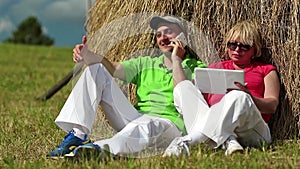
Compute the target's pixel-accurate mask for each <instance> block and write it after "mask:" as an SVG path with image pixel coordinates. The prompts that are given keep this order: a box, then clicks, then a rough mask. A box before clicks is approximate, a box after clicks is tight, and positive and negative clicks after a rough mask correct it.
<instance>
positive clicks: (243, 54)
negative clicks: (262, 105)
mask: <svg viewBox="0 0 300 169" xmlns="http://www.w3.org/2000/svg"><path fill="white" fill-rule="evenodd" d="M227 49H228V51H227V52H228V56H229V58H230V59H231V60H232V61H233V62H234V63H235V64H236V65H238V66H246V65H248V64H249V63H250V62H251V58H252V56H254V54H255V47H254V46H251V45H248V44H245V43H243V42H242V41H241V40H240V39H236V40H230V41H229V42H228V43H227Z"/></svg>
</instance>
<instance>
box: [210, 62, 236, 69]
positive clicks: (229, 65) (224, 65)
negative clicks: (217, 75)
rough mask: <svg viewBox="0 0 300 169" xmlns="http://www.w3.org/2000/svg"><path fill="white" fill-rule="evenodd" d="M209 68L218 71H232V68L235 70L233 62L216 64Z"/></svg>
mask: <svg viewBox="0 0 300 169" xmlns="http://www.w3.org/2000/svg"><path fill="white" fill-rule="evenodd" d="M208 67H209V68H216V69H231V68H233V66H232V61H231V60H225V61H221V62H215V63H212V64H210V65H209V66H208Z"/></svg>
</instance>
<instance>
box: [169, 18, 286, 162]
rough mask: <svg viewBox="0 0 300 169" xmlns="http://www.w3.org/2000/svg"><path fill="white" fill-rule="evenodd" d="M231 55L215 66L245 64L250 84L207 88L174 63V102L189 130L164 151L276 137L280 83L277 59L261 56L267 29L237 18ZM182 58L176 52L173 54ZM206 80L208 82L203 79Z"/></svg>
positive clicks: (232, 147) (237, 146) (229, 146)
mask: <svg viewBox="0 0 300 169" xmlns="http://www.w3.org/2000/svg"><path fill="white" fill-rule="evenodd" d="M224 42H225V44H226V55H227V58H228V60H225V61H222V62H218V63H214V64H211V65H210V66H209V67H210V68H218V69H231V70H244V72H245V84H240V83H238V82H236V83H235V85H236V86H237V87H238V88H239V90H228V92H227V93H226V94H225V95H220V94H208V95H204V94H202V93H201V92H200V91H199V90H198V89H197V88H196V87H195V86H194V85H193V84H192V82H191V81H188V80H186V78H185V76H184V74H183V73H182V68H181V67H180V66H178V67H173V69H174V70H173V71H174V72H177V73H178V74H177V76H175V77H174V85H175V89H174V101H175V102H174V104H175V105H176V108H177V110H178V111H179V112H180V113H182V115H183V119H184V122H185V127H186V130H187V133H188V134H187V135H186V136H183V137H177V138H175V139H174V140H173V141H172V143H171V144H170V145H169V147H168V148H167V150H166V151H165V153H164V156H170V155H176V156H178V155H179V154H181V153H182V152H183V151H186V153H187V154H189V146H192V145H195V144H198V143H204V142H205V143H209V145H212V146H213V147H215V148H217V147H222V148H223V149H224V150H225V154H226V155H230V154H232V153H234V152H241V151H243V148H244V147H259V146H261V145H262V144H263V143H267V144H269V143H271V134H270V130H269V127H268V124H267V123H268V122H269V120H270V117H271V114H272V113H274V112H275V111H276V109H277V106H278V102H279V91H280V83H279V78H278V75H277V72H276V68H275V67H274V66H273V65H270V64H266V63H263V62H260V61H259V57H261V48H262V42H261V35H260V32H259V30H258V28H257V26H256V25H255V24H254V23H252V22H250V21H243V22H240V23H237V24H236V25H235V26H234V27H233V28H232V29H231V30H230V31H229V32H228V33H227V36H226V37H225V39H224ZM172 57H174V59H176V55H174V56H172ZM203 83H205V82H203Z"/></svg>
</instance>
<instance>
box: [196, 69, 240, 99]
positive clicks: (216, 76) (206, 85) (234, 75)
mask: <svg viewBox="0 0 300 169" xmlns="http://www.w3.org/2000/svg"><path fill="white" fill-rule="evenodd" d="M234 82H240V83H241V84H244V71H243V70H228V69H213V68H195V85H196V86H197V87H198V89H199V90H200V91H201V92H202V93H213V94H225V93H226V92H227V89H238V88H237V86H235V85H234Z"/></svg>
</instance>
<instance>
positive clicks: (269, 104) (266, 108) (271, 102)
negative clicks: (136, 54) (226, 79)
mask: <svg viewBox="0 0 300 169" xmlns="http://www.w3.org/2000/svg"><path fill="white" fill-rule="evenodd" d="M264 84H265V91H264V97H263V98H258V97H255V96H253V95H251V93H250V91H249V90H248V89H247V86H246V85H245V86H244V85H242V84H240V83H238V82H236V83H235V85H236V86H238V87H239V88H240V90H242V91H244V92H246V93H248V94H250V95H251V97H252V99H253V101H254V103H255V105H256V107H257V108H258V109H259V110H260V111H261V112H262V113H265V114H271V113H275V111H276V109H277V106H278V103H279V91H280V84H279V78H278V76H277V73H276V71H275V70H273V71H271V72H270V73H269V74H268V75H267V76H265V78H264Z"/></svg>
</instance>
